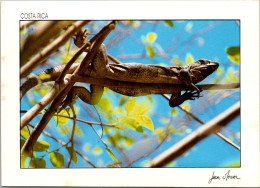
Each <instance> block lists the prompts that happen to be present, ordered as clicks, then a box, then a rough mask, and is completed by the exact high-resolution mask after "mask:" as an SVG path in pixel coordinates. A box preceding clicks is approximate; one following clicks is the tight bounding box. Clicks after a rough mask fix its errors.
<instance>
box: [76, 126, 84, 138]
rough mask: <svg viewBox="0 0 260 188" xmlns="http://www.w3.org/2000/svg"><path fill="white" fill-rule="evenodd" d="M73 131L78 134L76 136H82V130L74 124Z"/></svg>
mask: <svg viewBox="0 0 260 188" xmlns="http://www.w3.org/2000/svg"><path fill="white" fill-rule="evenodd" d="M75 133H76V134H77V135H78V136H82V135H83V133H82V131H81V130H80V128H79V127H78V126H75Z"/></svg>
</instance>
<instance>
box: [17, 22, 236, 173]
mask: <svg viewBox="0 0 260 188" xmlns="http://www.w3.org/2000/svg"><path fill="white" fill-rule="evenodd" d="M129 23H131V22H129ZM129 23H127V22H126V21H108V22H107V23H106V25H104V26H103V28H101V29H100V30H99V31H98V32H97V34H95V35H94V36H93V37H92V38H91V39H87V37H88V36H90V33H88V31H87V30H86V29H82V27H83V26H84V25H88V24H90V21H77V22H70V21H68V22H66V21H63V22H62V21H49V22H47V21H46V22H45V23H44V22H43V23H42V25H43V26H42V28H41V29H40V30H39V31H38V35H37V30H35V33H32V34H29V35H28V36H27V38H26V39H24V41H23V42H22V43H21V54H20V55H21V62H20V63H21V66H22V67H21V78H25V77H27V79H26V80H25V81H23V83H22V84H21V86H20V100H21V101H23V100H25V99H24V96H26V95H27V94H28V93H29V92H30V91H31V89H32V88H34V87H36V86H37V85H39V84H43V83H48V82H54V85H53V86H52V88H51V89H50V90H49V92H48V93H47V94H46V95H44V96H43V97H42V99H41V100H40V101H39V102H37V103H35V105H34V106H33V107H32V108H30V109H29V110H28V111H25V112H24V115H22V116H21V127H20V128H21V138H22V139H21V143H22V144H21V156H22V158H21V161H22V162H21V163H22V164H21V166H22V167H23V168H24V167H25V168H26V167H28V166H29V167H32V168H39V167H40V168H44V167H46V166H51V165H52V166H53V167H63V166H64V165H65V164H64V163H65V162H64V156H67V155H68V156H67V157H68V158H69V161H68V164H67V167H70V165H71V161H73V162H74V165H76V166H77V156H80V157H81V158H82V159H83V160H85V161H86V162H87V163H88V165H90V166H92V167H96V164H93V163H95V162H90V160H89V159H87V157H85V158H84V155H83V154H82V153H80V152H79V151H78V149H75V148H77V147H79V145H78V146H76V145H75V143H74V142H75V140H74V139H75V138H74V135H75V130H76V127H77V125H76V121H78V119H77V116H78V115H76V114H77V112H75V109H74V103H75V100H77V97H78V98H79V99H80V100H82V101H83V102H85V103H86V104H89V105H99V106H100V104H101V103H102V102H104V99H103V97H104V95H107V91H106V90H104V88H105V87H106V88H108V89H110V90H112V91H113V92H115V93H117V94H120V96H130V97H138V96H149V95H163V96H164V97H165V98H166V99H168V100H169V108H168V109H169V110H171V111H173V109H174V108H176V107H178V108H180V109H181V110H183V111H184V112H185V113H186V114H188V115H189V116H191V117H192V118H194V119H195V120H196V121H197V122H199V123H201V124H203V122H202V121H201V120H199V119H198V118H196V117H194V115H193V114H191V113H190V112H188V111H186V110H185V109H182V107H181V106H180V105H182V104H183V103H185V102H186V101H188V100H193V101H194V100H195V99H199V98H204V96H203V95H201V92H202V91H205V90H212V91H215V90H226V89H229V90H232V89H236V88H239V87H240V84H239V83H238V82H237V83H225V84H218V83H214V84H200V85H199V84H198V83H200V82H202V81H203V80H204V79H206V78H208V77H210V75H212V74H213V73H215V72H216V71H217V70H218V68H219V67H220V66H221V63H220V62H217V61H214V60H208V59H204V58H201V59H198V60H193V62H190V63H189V64H186V65H173V66H165V65H159V64H147V63H137V62H133V63H132V62H126V63H125V62H121V61H120V60H118V59H117V58H115V57H113V56H111V55H110V54H108V52H107V49H106V48H107V45H106V44H104V40H105V39H106V38H107V37H108V36H109V35H110V33H113V32H115V31H117V30H116V29H117V27H119V28H120V27H122V24H123V27H125V26H126V25H124V24H129ZM172 23H175V22H169V21H165V24H166V25H168V26H169V27H173V25H172ZM48 24H49V25H48ZM57 24H61V25H62V24H63V25H62V26H63V28H66V29H65V31H64V32H63V34H62V35H61V36H60V37H57V38H56V39H53V40H52V42H51V43H47V42H46V41H47V39H46V40H43V41H42V42H39V44H37V45H35V46H37V47H38V50H41V51H40V53H38V54H36V55H34V56H33V54H34V53H32V54H30V52H31V51H32V50H31V47H28V46H29V44H30V43H32V42H33V41H35V38H37V37H39V36H41V37H46V38H52V37H53V36H54V35H55V34H53V35H52V36H51V35H50V34H49V36H47V35H48V34H46V33H44V32H43V31H44V30H45V29H46V31H47V30H48V29H50V28H52V30H53V31H52V32H53V33H55V32H57V33H58V32H59V29H60V28H61V25H60V26H58V25H57ZM155 24H161V23H160V22H155ZM221 24H223V23H217V24H216V25H215V26H214V27H218V26H219V25H221ZM27 27H28V26H27ZM44 27H46V28H44ZM214 27H212V26H209V28H207V29H205V30H204V31H203V30H202V31H200V32H201V33H199V34H201V35H202V33H203V32H207V31H208V30H210V29H214ZM21 28H26V26H24V27H21ZM55 28H58V29H57V31H56V30H55ZM152 34H153V33H152ZM152 34H150V36H149V37H151V36H152ZM34 35H35V36H34ZM153 35H154V34H153ZM197 35H198V34H197ZM197 35H195V37H196V36H197ZM149 37H147V40H148V41H149V40H151V41H153V40H155V39H149ZM71 38H72V39H73V43H74V45H75V46H76V47H77V48H78V49H77V51H76V53H75V54H74V55H73V56H72V57H71V58H70V59H69V61H68V62H67V64H64V65H57V66H55V67H51V68H48V69H45V70H43V71H41V72H39V73H37V74H36V75H31V76H28V75H29V73H30V72H32V71H33V69H35V68H36V67H37V66H38V65H40V64H41V63H42V62H45V61H46V59H48V58H49V57H50V55H51V54H53V53H54V52H56V51H57V49H58V48H60V47H61V46H62V45H64V43H65V42H66V41H68V40H69V39H71ZM150 43H153V42H150ZM150 46H152V45H147V46H146V47H147V48H146V49H150ZM35 49H36V47H35ZM36 51H37V50H36ZM149 52H151V50H150V51H149V50H148V55H149V56H151V57H152V55H151V54H149ZM152 52H153V51H152ZM84 53H86V55H85V56H84V58H83V59H82V61H81V62H75V61H76V60H77V59H78V58H79V56H80V55H81V54H84ZM24 54H25V55H24ZM75 83H88V84H90V86H89V89H87V88H85V87H83V86H74V84H75ZM37 87H38V86H37ZM165 94H171V97H170V98H167V97H168V96H166V95H165ZM196 101H197V100H196ZM117 102H118V101H117ZM109 104H110V103H109ZM136 105H137V103H136V102H135V98H134V99H132V98H130V99H129V100H128V101H127V102H126V103H125V107H124V110H125V113H126V116H124V115H123V116H118V117H116V119H117V121H115V120H112V119H109V116H108V114H109V113H111V114H110V115H111V116H114V115H115V114H116V113H113V112H110V111H109V109H106V112H107V118H108V119H107V120H108V123H104V124H103V123H102V121H103V119H105V118H101V120H102V121H101V122H100V125H101V127H102V135H103V134H104V135H105V136H107V139H108V140H107V141H105V140H104V139H103V137H102V135H101V136H100V135H99V134H100V133H98V132H97V131H96V130H95V129H94V127H93V124H92V123H88V124H89V125H90V126H91V127H92V128H93V130H94V131H95V132H96V134H97V135H98V137H99V138H100V140H101V141H102V143H103V146H105V149H106V151H107V154H108V156H110V160H111V158H112V160H113V161H114V164H112V165H107V167H124V166H127V167H129V166H131V165H133V164H134V163H135V162H137V161H138V160H141V159H144V158H145V157H148V156H149V155H150V154H151V153H152V152H154V151H156V150H157V149H158V148H159V147H160V146H161V145H162V144H163V143H164V142H166V141H165V140H166V139H167V138H168V137H169V135H172V134H174V131H173V129H174V130H175V129H176V128H173V127H172V125H170V124H171V123H169V124H168V125H167V126H164V131H163V132H164V133H163V134H162V133H160V134H159V135H160V136H161V137H162V138H161V137H160V141H159V145H158V146H157V147H155V149H153V148H154V147H153V148H146V149H145V150H144V151H146V150H149V152H148V151H147V152H144V153H146V154H143V155H140V156H139V157H134V159H132V158H133V157H131V156H130V155H129V157H127V156H125V157H119V156H116V154H115V150H119V151H120V152H121V153H122V156H124V155H126V153H125V152H126V150H125V149H123V148H122V146H120V147H119V145H118V144H119V141H120V140H121V141H122V140H124V141H126V140H128V141H129V140H134V138H131V137H128V136H126V135H127V133H126V132H124V131H122V132H120V133H119V131H117V130H116V134H114V135H120V136H119V137H120V138H116V137H113V136H111V135H110V136H109V132H107V131H108V130H107V129H103V126H104V127H105V128H109V125H110V124H111V125H114V123H115V122H117V123H115V124H116V127H121V126H122V124H125V125H126V126H128V127H130V129H133V130H135V131H137V132H139V133H143V128H142V127H145V128H148V129H149V130H152V131H153V130H154V125H153V123H152V120H151V118H150V117H149V116H148V115H146V114H145V113H146V112H140V109H139V111H138V112H137V111H136V112H134V113H133V109H135V108H137V107H136ZM103 106H104V105H103ZM67 107H69V109H70V110H71V111H72V113H73V118H72V120H73V126H72V127H71V129H70V131H69V132H70V133H68V135H71V136H70V139H69V140H68V141H67V142H64V141H61V140H59V139H56V138H55V139H56V142H57V143H59V144H60V145H61V147H58V149H52V150H50V149H49V147H50V144H52V142H50V141H39V140H38V139H39V137H40V135H42V134H45V136H46V135H47V137H49V138H54V136H52V135H50V134H49V133H46V132H45V128H46V126H47V125H48V123H49V122H50V121H51V118H52V117H55V114H56V113H58V116H60V117H62V115H61V114H60V113H61V112H63V111H64V110H66V109H67ZM45 108H47V109H46V111H45V112H44V113H43V116H42V117H41V119H40V120H39V121H38V122H35V123H36V125H35V126H31V122H33V121H34V119H35V117H36V116H37V115H38V114H39V113H42V110H44V109H45ZM100 108H101V109H102V108H104V107H102V105H101V106H100ZM149 110H151V108H149ZM101 111H102V110H101ZM117 111H118V110H117ZM141 111H142V110H141ZM174 111H175V110H174ZM108 112H109V113H108ZM117 113H118V112H117ZM120 113H121V112H120ZM147 113H148V110H147ZM230 113H231V114H232V113H234V114H235V115H230V116H229V117H231V116H232V117H233V118H236V117H237V116H238V115H239V108H235V109H234V112H233V111H232V112H230ZM127 116H128V117H127ZM129 117H131V118H129ZM68 118H69V117H67V119H68ZM226 118H228V117H226ZM233 118H232V119H233ZM99 119H100V117H99ZM230 121H231V119H230V120H228V121H224V120H223V122H226V123H223V125H222V127H223V126H225V125H226V124H227V122H230ZM129 122H130V123H129ZM57 124H59V120H57ZM94 124H95V123H94ZM106 124H107V125H106ZM32 127H33V128H32ZM169 127H172V128H169ZM111 129H113V128H111ZM209 130H210V131H209ZM209 130H207V131H205V135H206V136H208V135H210V134H212V133H214V134H216V135H217V136H218V137H220V138H221V139H222V140H224V141H225V142H226V143H228V144H229V145H231V147H234V148H236V149H237V150H240V148H239V147H238V146H237V145H236V144H235V143H233V142H232V141H230V140H228V139H227V138H226V137H225V136H224V135H222V134H221V133H219V132H218V131H219V130H220V127H219V126H218V125H216V126H215V127H214V124H213V127H211V128H209ZM175 131H176V130H175ZM25 132H26V133H25ZM44 132H45V133H44ZM103 132H104V133H103ZM25 135H27V136H25ZM206 136H205V137H206ZM117 137H118V136H117ZM194 138H195V139H196V138H197V137H196V136H195V137H194ZM77 139H79V138H77ZM115 139H118V140H115ZM131 142H133V141H131ZM191 143H194V145H195V144H196V143H197V141H196V142H195V140H194V142H191ZM92 144H93V145H95V142H94V143H92ZM108 145H110V146H108ZM131 145H132V144H131ZM192 146H193V144H192V145H190V147H192ZM110 147H113V148H116V149H111V148H110ZM60 148H62V149H63V148H66V150H67V153H66V152H65V151H63V152H60ZM187 149H188V148H186V149H185V150H182V152H181V153H185V151H186V150H187ZM177 150H178V149H177ZM37 152H38V153H39V152H40V153H41V152H45V154H43V155H42V154H38V153H37ZM40 156H41V157H40ZM47 156H49V158H48V157H47ZM176 156H178V157H179V156H180V155H176ZM46 158H48V160H47V161H49V162H46ZM119 158H123V159H122V160H120V159H119ZM105 159H107V157H105ZM173 159H175V158H170V159H169V158H167V161H168V162H161V163H160V164H163V165H165V164H167V163H169V162H170V161H172V160H173ZM107 160H108V159H107ZM162 160H166V159H162ZM92 161H93V159H92ZM81 163H82V162H81ZM110 164H111V163H110ZM151 164H152V163H151ZM158 164H159V163H158ZM79 165H80V164H79ZM83 166H84V165H83ZM101 166H102V165H101ZM151 167H154V166H152V165H151ZM160 167H161V166H160Z"/></svg>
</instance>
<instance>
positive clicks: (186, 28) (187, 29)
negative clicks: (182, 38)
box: [185, 23, 192, 33]
mask: <svg viewBox="0 0 260 188" xmlns="http://www.w3.org/2000/svg"><path fill="white" fill-rule="evenodd" d="M191 28H192V23H188V24H187V25H186V26H185V30H186V31H187V32H189V33H190V32H191Z"/></svg>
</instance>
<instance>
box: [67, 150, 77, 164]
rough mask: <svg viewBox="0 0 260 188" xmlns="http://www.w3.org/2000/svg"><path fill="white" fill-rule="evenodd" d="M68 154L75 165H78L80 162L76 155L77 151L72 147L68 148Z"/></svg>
mask: <svg viewBox="0 0 260 188" xmlns="http://www.w3.org/2000/svg"><path fill="white" fill-rule="evenodd" d="M66 149H67V151H68V153H69V154H70V157H71V159H72V161H73V162H74V164H77V162H78V160H77V155H76V151H75V150H74V149H72V147H66Z"/></svg>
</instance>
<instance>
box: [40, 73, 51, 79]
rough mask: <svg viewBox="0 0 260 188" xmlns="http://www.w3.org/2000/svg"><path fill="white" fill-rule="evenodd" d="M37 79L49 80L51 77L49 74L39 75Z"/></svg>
mask: <svg viewBox="0 0 260 188" xmlns="http://www.w3.org/2000/svg"><path fill="white" fill-rule="evenodd" d="M39 78H40V79H41V80H45V79H46V80H47V79H49V78H51V75H50V74H41V75H39Z"/></svg>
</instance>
